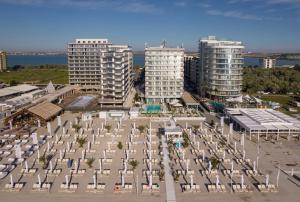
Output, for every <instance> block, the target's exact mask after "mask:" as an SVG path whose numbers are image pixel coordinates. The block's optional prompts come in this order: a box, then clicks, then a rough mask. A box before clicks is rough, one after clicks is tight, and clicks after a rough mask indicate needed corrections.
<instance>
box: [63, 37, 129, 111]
mask: <svg viewBox="0 0 300 202" xmlns="http://www.w3.org/2000/svg"><path fill="white" fill-rule="evenodd" d="M68 66H69V83H70V85H78V86H80V87H81V90H82V91H86V92H92V93H96V94H97V95H98V96H99V99H98V103H99V104H100V105H101V106H104V105H109V106H123V104H124V102H125V100H126V98H127V96H128V94H129V92H130V90H131V88H132V85H133V82H132V68H133V53H132V49H131V47H129V46H128V45H113V44H112V43H111V42H110V41H109V40H108V39H76V41H75V42H74V43H69V44H68Z"/></svg>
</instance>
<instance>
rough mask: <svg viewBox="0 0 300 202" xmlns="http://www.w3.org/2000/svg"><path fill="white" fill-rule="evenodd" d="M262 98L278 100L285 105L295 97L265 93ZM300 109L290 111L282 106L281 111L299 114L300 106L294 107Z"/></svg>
mask: <svg viewBox="0 0 300 202" xmlns="http://www.w3.org/2000/svg"><path fill="white" fill-rule="evenodd" d="M261 99H262V100H264V101H272V102H278V103H280V104H281V105H282V106H283V105H288V104H289V102H290V101H293V98H292V97H291V96H289V95H263V96H262V97H261ZM293 108H295V109H297V110H298V112H289V111H287V110H286V109H285V108H283V107H281V108H280V109H279V111H281V112H283V113H285V114H288V115H291V114H298V113H300V107H293Z"/></svg>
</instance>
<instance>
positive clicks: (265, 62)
mask: <svg viewBox="0 0 300 202" xmlns="http://www.w3.org/2000/svg"><path fill="white" fill-rule="evenodd" d="M259 63H260V66H262V67H263V68H265V69H271V68H274V67H275V66H276V59H272V58H263V59H260V60H259Z"/></svg>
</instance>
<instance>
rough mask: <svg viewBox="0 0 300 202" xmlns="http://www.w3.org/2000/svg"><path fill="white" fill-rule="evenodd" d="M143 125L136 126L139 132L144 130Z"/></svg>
mask: <svg viewBox="0 0 300 202" xmlns="http://www.w3.org/2000/svg"><path fill="white" fill-rule="evenodd" d="M145 128H146V127H145V126H144V125H140V126H138V130H139V131H140V133H143V132H144V130H145Z"/></svg>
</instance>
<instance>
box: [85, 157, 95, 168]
mask: <svg viewBox="0 0 300 202" xmlns="http://www.w3.org/2000/svg"><path fill="white" fill-rule="evenodd" d="M94 161H95V159H94V158H88V159H87V161H86V164H87V165H88V166H89V168H92V167H93V163H94Z"/></svg>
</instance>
